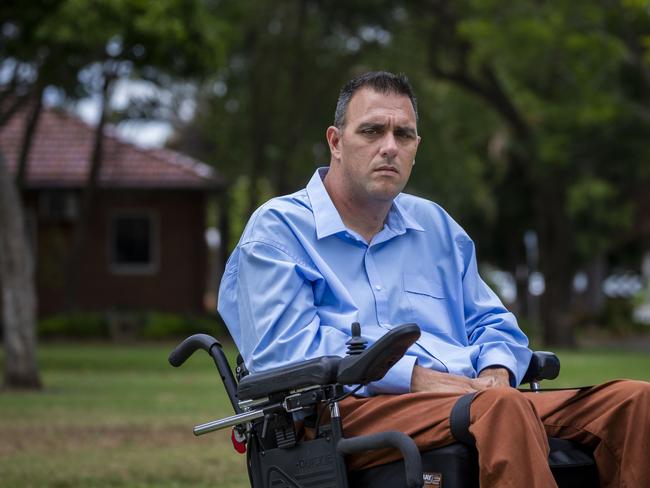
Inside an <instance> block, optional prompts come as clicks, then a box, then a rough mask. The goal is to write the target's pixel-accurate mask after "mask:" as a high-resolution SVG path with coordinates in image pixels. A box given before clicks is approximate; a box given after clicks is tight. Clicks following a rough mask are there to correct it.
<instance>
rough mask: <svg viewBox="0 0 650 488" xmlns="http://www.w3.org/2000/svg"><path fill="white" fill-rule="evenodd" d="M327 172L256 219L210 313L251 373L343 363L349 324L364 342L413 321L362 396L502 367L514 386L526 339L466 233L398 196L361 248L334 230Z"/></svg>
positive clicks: (337, 225)
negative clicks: (409, 342) (483, 273)
mask: <svg viewBox="0 0 650 488" xmlns="http://www.w3.org/2000/svg"><path fill="white" fill-rule="evenodd" d="M326 172H327V168H319V169H318V170H317V171H316V173H315V174H314V176H313V177H312V179H311V180H310V182H309V184H308V185H307V188H306V189H304V190H300V191H298V192H296V193H294V194H292V195H287V196H282V197H278V198H274V199H272V200H270V201H269V202H267V203H265V204H264V205H262V207H260V208H259V209H258V210H257V211H255V213H254V214H253V215H252V216H251V219H250V221H249V222H248V225H247V226H246V229H245V230H244V233H243V235H242V237H241V240H240V241H239V244H238V245H237V248H236V249H235V251H234V252H233V254H232V255H231V256H230V259H229V260H228V263H227V265H226V269H225V271H224V275H223V278H222V281H221V287H220V290H219V305H218V310H219V313H220V314H221V316H222V317H223V319H224V321H225V322H226V325H227V326H228V329H229V330H230V333H231V335H232V337H233V339H234V341H235V343H236V344H237V347H238V348H239V350H240V352H241V354H242V356H243V358H244V360H245V362H246V366H247V367H248V369H249V370H250V371H253V372H255V371H264V370H267V369H269V368H274V367H278V366H282V365H286V364H289V363H294V362H297V361H301V360H305V359H310V358H314V357H318V356H324V355H338V356H343V355H345V351H346V345H345V342H346V341H347V340H349V338H350V334H351V333H350V325H351V324H352V322H355V321H357V322H359V323H360V324H361V334H362V335H363V336H364V337H365V338H367V339H368V340H369V344H372V343H373V342H374V341H376V340H377V339H378V338H379V337H381V336H382V335H383V334H385V333H386V331H388V330H390V329H391V328H392V327H394V326H396V325H399V324H402V323H406V322H415V323H416V324H418V325H419V326H420V329H421V330H422V335H421V337H420V339H419V340H418V341H417V343H416V344H414V345H413V346H411V348H410V349H409V350H408V352H407V354H406V355H405V356H404V357H403V358H402V359H401V360H400V361H399V362H398V363H397V364H395V365H394V366H393V368H391V370H390V371H389V372H388V373H387V374H386V376H385V377H384V378H383V379H381V380H380V381H377V382H375V383H371V384H370V385H368V386H367V387H366V388H364V389H363V390H361V391H360V392H359V393H358V394H362V395H375V394H380V393H391V394H399V393H405V392H408V391H409V390H410V384H411V375H412V372H413V367H414V365H415V364H418V365H419V366H422V367H425V368H430V369H433V370H436V371H442V372H449V373H452V374H455V375H463V376H466V377H469V378H475V377H476V376H477V375H478V373H479V372H480V371H481V370H482V369H484V368H486V367H488V366H503V367H505V368H507V369H508V370H509V371H510V373H511V382H512V384H513V386H514V385H517V384H519V382H520V381H521V379H522V377H523V375H524V373H525V372H526V368H527V366H528V363H529V361H530V356H531V352H530V350H529V349H528V347H527V345H528V340H527V338H526V336H525V335H524V333H523V332H522V331H521V330H520V329H519V327H518V326H517V321H516V319H515V317H514V316H513V315H512V314H511V313H510V312H508V311H507V310H506V309H505V307H504V306H503V305H502V303H501V302H500V301H499V299H498V297H497V296H496V295H495V294H494V293H493V292H492V290H490V288H489V287H488V286H487V285H486V284H485V283H484V282H483V280H482V279H481V277H480V276H479V274H478V270H477V266H476V254H475V250H474V243H473V242H472V240H471V239H470V238H469V237H468V235H467V234H466V233H465V232H464V231H463V229H462V228H461V227H460V226H459V225H458V224H457V223H456V222H455V221H454V220H453V219H452V218H451V217H450V216H449V215H448V214H447V213H446V212H445V211H444V210H443V209H442V208H441V207H439V206H438V205H436V204H435V203H433V202H430V201H427V200H424V199H421V198H418V197H415V196H412V195H408V194H404V193H402V194H400V195H398V196H397V198H395V200H394V202H393V205H392V207H391V209H390V211H389V213H388V217H387V219H386V222H385V225H384V227H383V229H382V230H381V231H380V232H379V233H378V234H376V235H375V236H374V237H373V239H372V240H371V241H370V243H367V242H366V241H365V240H364V238H363V237H361V236H360V235H359V234H357V233H356V232H354V231H352V230H350V229H348V228H346V226H345V225H344V223H343V221H342V220H341V217H340V216H339V214H338V212H337V210H336V208H335V207H334V204H333V203H332V201H331V199H330V197H329V195H328V193H327V191H326V189H325V186H324V185H323V182H322V178H323V177H324V175H325V174H326Z"/></svg>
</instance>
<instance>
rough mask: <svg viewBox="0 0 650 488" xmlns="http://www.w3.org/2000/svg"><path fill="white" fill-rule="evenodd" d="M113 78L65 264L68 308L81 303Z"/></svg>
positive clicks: (104, 97)
mask: <svg viewBox="0 0 650 488" xmlns="http://www.w3.org/2000/svg"><path fill="white" fill-rule="evenodd" d="M112 80H113V78H112V77H108V76H106V77H105V78H104V86H103V87H102V98H101V107H100V117H99V122H98V123H97V127H96V129H95V141H94V144H93V149H92V154H91V155H90V172H89V173H88V179H87V181H86V187H85V188H84V191H83V195H82V201H81V211H80V215H79V220H78V221H77V223H76V225H75V226H74V229H73V231H72V243H71V246H70V251H69V254H68V257H67V259H66V266H65V275H66V276H65V308H66V310H68V311H71V310H74V309H75V308H76V306H77V289H78V287H79V272H80V268H81V266H80V265H81V261H82V259H83V255H84V249H85V247H86V240H87V235H88V224H89V223H90V215H91V213H92V208H93V204H94V200H95V194H96V192H97V184H98V181H99V173H100V171H101V167H102V160H103V153H102V150H103V146H104V127H105V126H106V119H107V104H108V98H109V89H110V85H111V83H112Z"/></svg>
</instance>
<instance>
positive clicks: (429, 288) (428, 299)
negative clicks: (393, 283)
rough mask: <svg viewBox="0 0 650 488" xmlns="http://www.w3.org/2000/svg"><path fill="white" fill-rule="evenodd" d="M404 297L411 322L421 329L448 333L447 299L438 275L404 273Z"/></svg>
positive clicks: (449, 323) (448, 313)
mask: <svg viewBox="0 0 650 488" xmlns="http://www.w3.org/2000/svg"><path fill="white" fill-rule="evenodd" d="M403 279H404V299H405V302H406V304H407V307H408V309H409V312H408V315H409V320H410V321H411V322H415V323H416V324H418V325H419V326H420V327H421V328H422V329H423V330H428V331H430V332H436V333H445V334H449V333H450V329H451V321H450V311H449V305H450V304H449V300H448V299H447V294H446V292H445V287H444V286H443V283H442V281H441V280H440V278H439V277H431V276H425V275H423V274H416V273H404V276H403Z"/></svg>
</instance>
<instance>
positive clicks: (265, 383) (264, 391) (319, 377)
mask: <svg viewBox="0 0 650 488" xmlns="http://www.w3.org/2000/svg"><path fill="white" fill-rule="evenodd" d="M340 362H341V358H340V357H338V356H322V357H319V358H314V359H309V360H307V361H302V362H300V363H295V364H289V365H287V366H281V367H279V368H273V369H269V370H268V371H263V372H260V373H252V374H249V375H247V376H244V377H243V378H242V379H241V380H240V382H239V386H238V388H237V396H238V397H239V399H240V400H252V399H257V398H263V397H266V396H269V395H271V394H273V393H279V392H284V391H292V390H297V389H299V388H305V387H307V386H315V385H329V384H332V383H336V372H337V371H338V367H339V363H340Z"/></svg>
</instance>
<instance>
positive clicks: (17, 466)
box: [0, 344, 650, 488]
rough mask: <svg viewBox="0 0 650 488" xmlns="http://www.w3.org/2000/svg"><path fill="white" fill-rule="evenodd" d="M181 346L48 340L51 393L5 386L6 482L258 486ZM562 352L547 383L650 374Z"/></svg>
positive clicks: (619, 359)
mask: <svg viewBox="0 0 650 488" xmlns="http://www.w3.org/2000/svg"><path fill="white" fill-rule="evenodd" d="M171 348H172V345H132V346H113V345H89V344H72V345H70V344H48V345H43V346H41V348H40V355H39V358H40V365H41V369H42V373H43V380H44V383H45V390H44V391H43V392H41V393H24V392H22V393H20V392H6V391H5V392H1V393H0V487H45V486H51V487H61V488H64V487H148V486H152V487H153V486H155V487H186V486H193V487H208V486H210V487H224V488H230V487H233V488H234V487H240V486H242V487H243V486H248V481H247V477H246V473H245V471H246V470H245V466H244V458H243V456H240V455H238V454H236V453H235V452H234V451H233V450H232V448H231V446H230V441H229V439H228V437H229V435H230V433H229V432H228V431H223V432H217V433H213V434H208V435H206V436H203V437H199V438H196V437H194V435H193V434H192V427H193V426H194V425H196V424H198V423H202V422H204V421H208V420H212V419H215V418H219V417H222V416H226V415H229V414H230V413H231V412H230V408H229V406H228V401H227V398H226V396H225V393H224V391H223V388H222V387H221V385H220V381H219V378H218V375H217V374H216V370H215V368H214V366H213V363H212V361H211V360H210V358H209V357H208V356H207V355H206V354H205V353H202V352H201V353H197V354H196V355H195V356H194V357H192V358H190V359H189V360H188V362H187V363H186V364H185V365H184V366H183V367H181V368H179V369H174V368H172V367H170V366H169V365H168V364H167V359H166V358H167V354H168V352H169V351H170V350H171ZM228 353H229V355H230V356H231V360H232V355H233V354H232V350H228ZM559 355H560V357H561V359H562V374H561V376H560V379H559V380H557V381H553V382H547V383H546V386H549V387H554V386H569V385H587V384H593V383H598V382H602V381H606V380H608V379H614V378H620V377H626V378H636V379H644V380H650V354H648V353H645V354H644V353H638V352H637V353H632V352H624V351H607V350H590V351H580V352H574V351H561V352H560V353H559Z"/></svg>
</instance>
